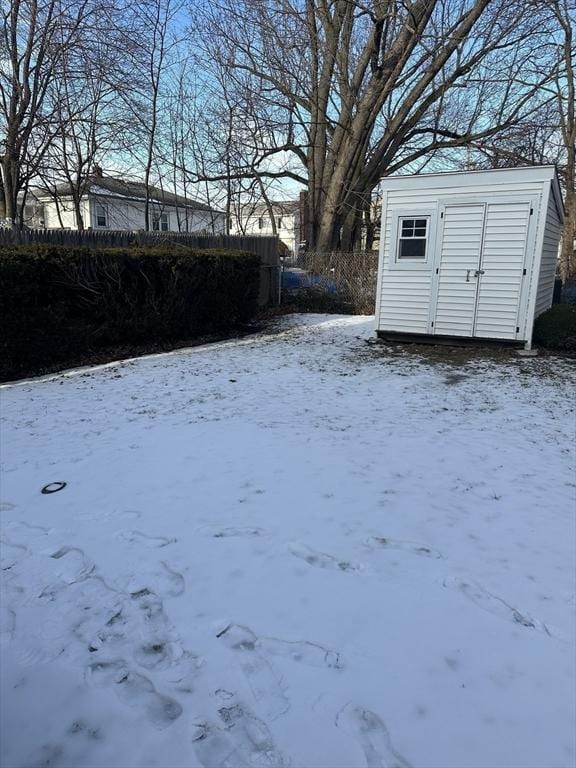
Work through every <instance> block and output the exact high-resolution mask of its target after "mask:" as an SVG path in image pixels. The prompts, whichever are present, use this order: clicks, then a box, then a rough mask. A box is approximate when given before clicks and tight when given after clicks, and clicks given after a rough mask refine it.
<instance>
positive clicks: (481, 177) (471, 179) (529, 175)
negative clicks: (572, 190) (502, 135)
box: [380, 165, 564, 219]
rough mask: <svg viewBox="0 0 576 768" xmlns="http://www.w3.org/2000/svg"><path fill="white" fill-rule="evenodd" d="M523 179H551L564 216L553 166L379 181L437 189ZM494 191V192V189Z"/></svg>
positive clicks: (388, 185)
mask: <svg viewBox="0 0 576 768" xmlns="http://www.w3.org/2000/svg"><path fill="white" fill-rule="evenodd" d="M524 181H536V182H541V181H551V182H552V193H553V195H554V200H555V202H556V207H557V209H558V214H559V216H560V218H561V219H563V218H564V202H563V200H562V193H561V191H560V182H559V181H558V171H557V169H556V166H555V165H526V166H520V167H517V168H489V169H485V170H477V171H476V170H474V171H471V170H464V171H439V172H437V173H416V174H414V173H413V174H404V175H399V176H384V177H382V179H381V181H380V184H381V187H382V189H383V190H387V189H390V190H401V189H434V188H438V189H441V188H442V187H448V186H450V187H462V188H465V187H473V186H476V185H478V186H480V185H482V184H494V185H497V184H500V183H502V184H504V183H510V182H512V183H514V182H524ZM494 191H497V190H496V189H495V190H494Z"/></svg>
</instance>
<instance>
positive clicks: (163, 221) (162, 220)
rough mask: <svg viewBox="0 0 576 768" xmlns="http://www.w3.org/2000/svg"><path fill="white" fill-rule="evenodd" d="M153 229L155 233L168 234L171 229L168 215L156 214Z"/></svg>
mask: <svg viewBox="0 0 576 768" xmlns="http://www.w3.org/2000/svg"><path fill="white" fill-rule="evenodd" d="M152 229H153V230H154V232H168V230H169V229H170V220H169V218H168V214H167V213H156V214H154V218H153V219H152Z"/></svg>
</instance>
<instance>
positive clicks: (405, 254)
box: [398, 218, 428, 261]
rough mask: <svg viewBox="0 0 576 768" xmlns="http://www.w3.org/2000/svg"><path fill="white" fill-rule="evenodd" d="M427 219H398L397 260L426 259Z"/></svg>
mask: <svg viewBox="0 0 576 768" xmlns="http://www.w3.org/2000/svg"><path fill="white" fill-rule="evenodd" d="M427 243H428V219H427V218H422V219H412V218H410V219H408V218H401V219H400V227H399V232H398V260H399V261H401V260H408V259H409V260H420V261H424V260H425V259H426V249H427Z"/></svg>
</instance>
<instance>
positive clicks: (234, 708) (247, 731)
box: [192, 700, 289, 768]
mask: <svg viewBox="0 0 576 768" xmlns="http://www.w3.org/2000/svg"><path fill="white" fill-rule="evenodd" d="M218 716H219V719H220V722H219V723H218V725H216V724H213V723H207V722H203V721H199V722H196V723H194V724H193V731H192V743H193V746H194V751H195V753H196V757H197V758H198V760H199V761H200V763H201V765H202V766H203V768H283V766H287V765H288V764H289V763H288V761H287V760H285V758H284V757H283V755H282V754H281V752H279V751H278V749H277V747H276V745H275V744H274V740H273V738H272V734H271V733H270V729H269V728H268V726H267V725H266V723H265V722H264V721H263V720H260V718H258V717H256V715H255V714H254V713H253V712H250V710H249V709H248V708H247V707H245V706H244V705H243V704H240V703H239V702H237V701H234V700H231V701H229V702H228V703H227V705H226V706H222V707H220V708H219V709H218Z"/></svg>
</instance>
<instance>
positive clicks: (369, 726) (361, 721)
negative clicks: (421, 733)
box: [336, 705, 410, 768]
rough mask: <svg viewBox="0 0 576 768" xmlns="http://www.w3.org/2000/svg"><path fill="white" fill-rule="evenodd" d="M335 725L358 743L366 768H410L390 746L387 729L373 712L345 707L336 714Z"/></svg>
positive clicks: (362, 708)
mask: <svg viewBox="0 0 576 768" xmlns="http://www.w3.org/2000/svg"><path fill="white" fill-rule="evenodd" d="M336 725H337V726H338V727H341V728H343V729H344V730H346V731H347V732H348V733H350V734H351V735H353V736H354V738H356V739H357V741H359V742H360V746H361V747H362V751H363V752H364V759H365V761H366V768H410V763H409V762H408V761H407V760H406V759H405V758H404V757H402V755H400V754H399V753H398V752H397V751H396V750H395V749H394V747H393V746H392V741H391V739H390V734H389V732H388V728H387V727H386V725H385V723H384V722H383V720H382V719H381V718H380V717H379V716H378V715H377V714H376V713H375V712H372V711H371V710H369V709H365V708H364V707H355V706H351V705H347V706H346V707H344V709H342V710H341V711H340V712H339V713H338V715H337V717H336Z"/></svg>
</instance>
